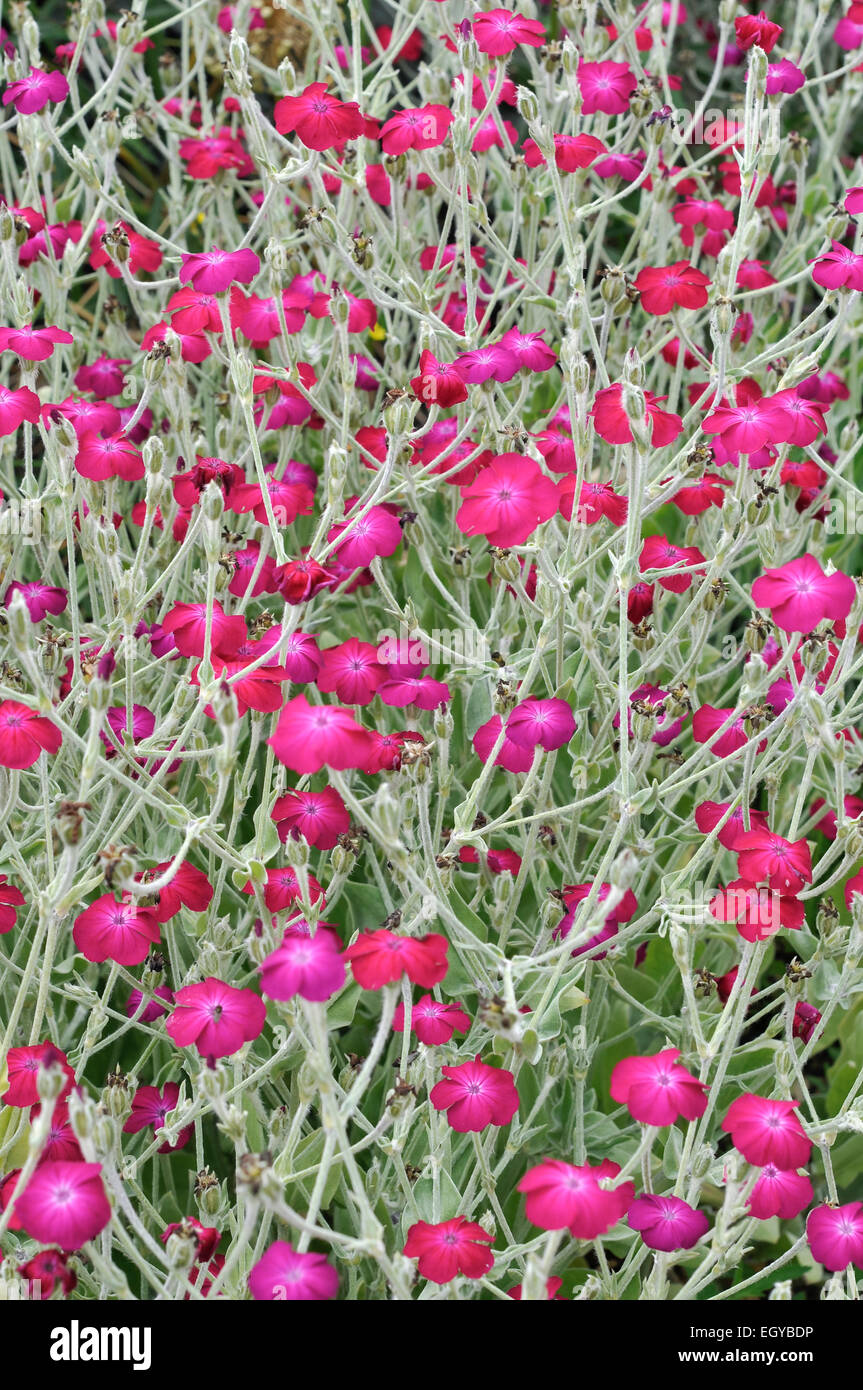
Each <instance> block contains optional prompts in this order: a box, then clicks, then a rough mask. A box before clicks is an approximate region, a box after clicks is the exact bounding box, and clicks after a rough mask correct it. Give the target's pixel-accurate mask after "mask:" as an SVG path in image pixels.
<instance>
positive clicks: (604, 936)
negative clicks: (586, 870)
mask: <svg viewBox="0 0 863 1390" xmlns="http://www.w3.org/2000/svg"><path fill="white" fill-rule="evenodd" d="M592 888H593V883H592V882H588V883H578V884H567V885H566V886H565V887H564V890H563V901H564V903H565V904H566V908H567V911H566V915H565V916H564V917H562V918H561V920H560V921H559V922H558V924H557V926H556V927H555V929H554V931H553V932H552V936H553V937H554V939H555V941H559V940H561V939H565V938H566V937H567V936H569V933H570V932H571V931H572V928H573V925H574V924H575V922H576V921H577V917H578V911H579V908H580V906H581V904H582V903H583V902H584V901H585V900H586V899H587V898H588V897H589V896H590V893H591V889H592ZM610 892H611V884H610V883H603V884H601V886H600V889H599V892H598V894H597V898H596V901H597V902H598V903H604V902H605V900H606V899H607V897H608V895H609V893H610ZM637 911H638V902H637V900H636V897H635V894H634V893H633V891H632V889H631V888H627V890H626V892H625V893H624V895H623V897H622V898H621V900H620V902H619V903H618V904H617V907H614V908H612V909H611V910H610V911H609V912H608V913H606V916H605V920H604V922H603V925H602V929H601V930H600V931H599V932H597V933H596V935H594V936H592V937H591V938H590V939H589V940H588V941H585V942H583V943H582V944H581V945H580V946H576V948H575V950H574V951H573V952H572V955H573V956H581V955H584V954H585V953H586V952H587V951H592V950H594V948H595V947H596V946H601V945H602V943H603V942H604V941H610V940H611V938H612V937H614V936H616V935H617V928H618V926H619V925H620V923H621V922H624V923H625V922H628V921H629V920H630V918H631V917H633V916H634V914H635V913H636V912H637ZM605 954H606V953H605V952H603V953H602V955H597V956H595V957H594V959H595V960H605Z"/></svg>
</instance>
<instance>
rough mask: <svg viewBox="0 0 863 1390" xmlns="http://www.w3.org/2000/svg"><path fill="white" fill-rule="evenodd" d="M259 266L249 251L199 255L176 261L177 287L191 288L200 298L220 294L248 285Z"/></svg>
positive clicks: (183, 257)
mask: <svg viewBox="0 0 863 1390" xmlns="http://www.w3.org/2000/svg"><path fill="white" fill-rule="evenodd" d="M260 268H261V262H260V261H259V260H258V257H257V256H256V255H255V253H254V251H252V250H250V249H249V247H245V248H244V249H243V250H242V251H220V250H219V249H218V247H215V246H214V247H213V249H212V251H201V252H199V253H197V254H196V255H192V256H181V257H180V275H179V280H180V284H191V286H192V287H193V289H196V290H201V291H202V292H203V293H204V294H224V293H225V291H226V290H229V289H230V287H231V285H235V284H240V285H250V284H251V282H252V281H253V280H254V278H255V276H256V275H257V273H258V271H259V270H260Z"/></svg>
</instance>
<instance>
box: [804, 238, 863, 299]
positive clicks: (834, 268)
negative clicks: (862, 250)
mask: <svg viewBox="0 0 863 1390" xmlns="http://www.w3.org/2000/svg"><path fill="white" fill-rule="evenodd" d="M809 264H810V265H811V266H812V267H813V270H812V279H813V280H814V281H815V283H816V285H823V286H824V287H825V289H828V290H841V289H848V290H863V256H858V255H856V254H855V252H853V251H851V250H849V249H848V247H847V246H843V245H842V243H841V242H840V241H832V240H831V244H830V250H829V251H825V252H824V253H823V254H822V255H820V256H817V257H816V259H815V260H814V261H810V262H809Z"/></svg>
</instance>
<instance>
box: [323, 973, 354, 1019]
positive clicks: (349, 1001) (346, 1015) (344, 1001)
mask: <svg viewBox="0 0 863 1390" xmlns="http://www.w3.org/2000/svg"><path fill="white" fill-rule="evenodd" d="M361 996H362V990H361V989H360V986H359V985H358V984H357V983H356V981H352V982H351V984H349V985H347V986H346V988H345V989H343V990H342V992H341V994H338V995H336V998H335V999H332V1000H331V1001H330V1003H329V1004H328V1005H327V1027H328V1028H346V1027H347V1025H348V1024H349V1023H353V1019H354V1014H355V1013H356V1011H357V1005H358V1004H359V1002H360V998H361Z"/></svg>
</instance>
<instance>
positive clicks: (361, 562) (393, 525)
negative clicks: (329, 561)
mask: <svg viewBox="0 0 863 1390" xmlns="http://www.w3.org/2000/svg"><path fill="white" fill-rule="evenodd" d="M401 539H402V528H401V526H400V525H399V522H398V518H397V517H395V516H393V513H392V512H391V511H389V510H388V509H387V508H386V507H369V509H368V511H367V512H365V513H364V514H360V515H358V516H357V517H355V518H354V519H353V520H348V521H342V522H339V523H338V525H337V526H332V527H331V528H330V530H329V531H328V533H327V540H329V541H334V540H338V541H339V544H338V546H337V547H336V552H335V554H336V559H338V560H339V561H341V563H342V564H343V565H345V566H346V567H348V568H349V569H350V570H355V569H365V567H366V565H370V564H371V562H372V560H374V559H375V558H376V557H377V556H381V555H392V553H393V551H394V550H396V549H397V548H398V546H399V545H400V544H401Z"/></svg>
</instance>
